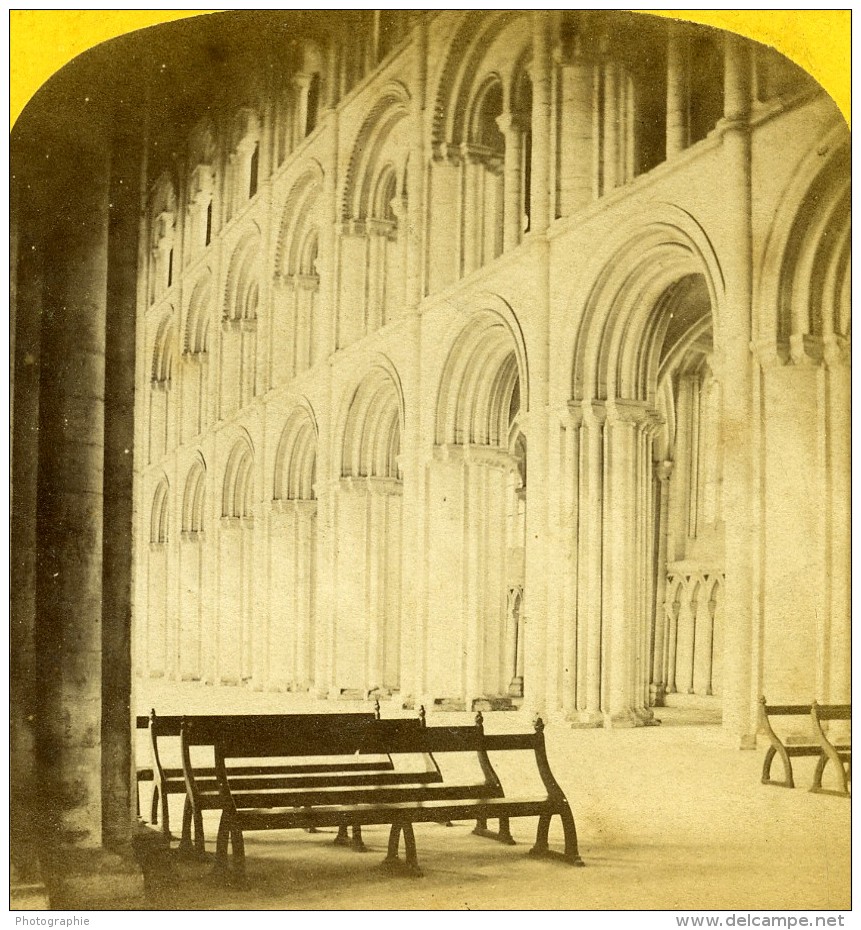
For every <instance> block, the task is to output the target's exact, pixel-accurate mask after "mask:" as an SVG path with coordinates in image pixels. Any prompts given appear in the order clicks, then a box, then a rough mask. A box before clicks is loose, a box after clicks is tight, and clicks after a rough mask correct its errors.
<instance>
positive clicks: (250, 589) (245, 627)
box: [218, 431, 262, 684]
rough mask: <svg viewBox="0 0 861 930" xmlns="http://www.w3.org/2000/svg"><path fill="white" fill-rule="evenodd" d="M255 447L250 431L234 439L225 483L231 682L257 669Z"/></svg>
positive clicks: (224, 578) (225, 672) (223, 621)
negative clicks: (255, 634) (255, 665)
mask: <svg viewBox="0 0 861 930" xmlns="http://www.w3.org/2000/svg"><path fill="white" fill-rule="evenodd" d="M254 487H255V481H254V449H253V446H252V444H251V440H250V438H249V437H248V435H247V434H245V433H244V431H243V435H241V436H240V437H239V438H238V439H237V440H236V441H235V442H234V443H233V445H232V447H231V449H230V453H229V455H228V456H227V460H226V463H225V467H224V478H223V482H222V486H221V527H220V532H219V564H220V567H221V571H220V573H219V586H220V591H219V598H218V610H219V618H218V668H219V677H220V679H221V681H222V682H224V683H227V684H238V683H239V682H240V681H246V680H249V679H250V678H251V677H252V675H253V673H254V669H255V667H254V660H255V650H257V649H260V648H262V644H255V641H254V640H255V637H254V630H255V613H254V606H255V587H254V585H255V578H254V576H255V572H254V567H255V563H254V549H255V547H254V519H255V498H254Z"/></svg>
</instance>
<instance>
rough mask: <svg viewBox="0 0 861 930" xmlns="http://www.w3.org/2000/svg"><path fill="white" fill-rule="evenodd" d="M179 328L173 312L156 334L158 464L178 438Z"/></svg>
mask: <svg viewBox="0 0 861 930" xmlns="http://www.w3.org/2000/svg"><path fill="white" fill-rule="evenodd" d="M175 355H176V327H175V326H174V321H173V308H169V309H168V311H167V313H166V314H165V315H164V316H163V317H162V320H161V322H160V323H159V325H158V329H157V330H156V333H155V338H154V340H153V348H152V363H151V367H150V390H149V460H150V462H158V461H159V460H160V459H161V458H162V457H163V456H164V454H165V452H166V451H167V450H168V449H170V448H172V446H173V441H174V438H175V423H174V418H175V414H176V411H175V409H174V407H175V405H174V403H173V379H174V358H175Z"/></svg>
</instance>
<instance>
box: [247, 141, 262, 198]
mask: <svg viewBox="0 0 861 930" xmlns="http://www.w3.org/2000/svg"><path fill="white" fill-rule="evenodd" d="M259 170H260V143H259V142H257V143H255V145H254V152H253V153H252V155H251V168H250V177H249V182H248V197H249V199H250V198H252V197H253V196H254V195H255V194H256V193H257V175H258V172H259Z"/></svg>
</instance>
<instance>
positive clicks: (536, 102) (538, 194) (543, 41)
mask: <svg viewBox="0 0 861 930" xmlns="http://www.w3.org/2000/svg"><path fill="white" fill-rule="evenodd" d="M550 152H551V145H550V41H549V37H548V13H547V11H546V10H533V12H532V168H531V171H532V184H531V191H530V197H529V202H530V214H531V215H530V219H529V229H530V232H534V233H543V232H544V231H545V230H546V229H547V226H548V224H549V223H550Z"/></svg>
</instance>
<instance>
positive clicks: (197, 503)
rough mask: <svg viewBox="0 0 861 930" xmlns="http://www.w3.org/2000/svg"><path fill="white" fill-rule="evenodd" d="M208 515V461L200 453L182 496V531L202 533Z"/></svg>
mask: <svg viewBox="0 0 861 930" xmlns="http://www.w3.org/2000/svg"><path fill="white" fill-rule="evenodd" d="M205 515H206V461H205V459H204V458H203V455H202V453H200V452H198V453H197V454H196V455H195V457H194V461H193V462H192V463H191V466H190V468H189V469H188V474H187V475H186V478H185V489H184V491H183V495H182V531H183V532H184V533H201V532H203V527H204V518H205Z"/></svg>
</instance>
